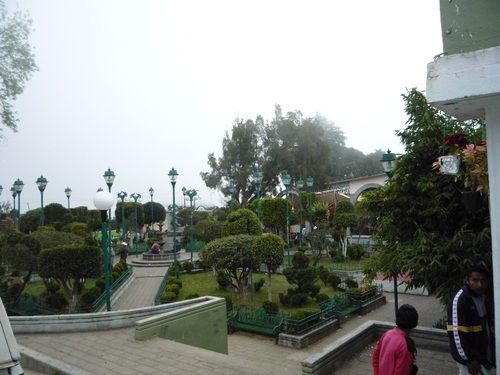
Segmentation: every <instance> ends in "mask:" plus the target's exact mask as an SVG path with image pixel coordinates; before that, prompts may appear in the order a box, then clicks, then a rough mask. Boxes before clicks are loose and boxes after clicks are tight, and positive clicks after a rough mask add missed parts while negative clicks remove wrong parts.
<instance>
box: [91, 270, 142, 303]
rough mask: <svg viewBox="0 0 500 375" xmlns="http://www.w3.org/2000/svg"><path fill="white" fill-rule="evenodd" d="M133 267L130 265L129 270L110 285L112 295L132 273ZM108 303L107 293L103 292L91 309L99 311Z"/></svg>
mask: <svg viewBox="0 0 500 375" xmlns="http://www.w3.org/2000/svg"><path fill="white" fill-rule="evenodd" d="M132 272H133V267H132V266H130V265H129V266H128V268H127V270H126V271H125V272H124V273H122V274H121V275H120V277H119V278H118V279H116V280H115V281H114V282H113V284H111V286H110V293H111V297H113V294H114V293H115V292H116V291H117V290H118V288H119V287H120V286H121V285H122V284H123V283H124V282H125V281H126V280H127V279H128V278H129V277H130V276H131V275H132ZM105 303H106V293H102V294H101V295H100V296H99V297H97V298H96V300H95V301H94V303H93V304H92V306H91V307H90V311H92V312H96V311H99V310H100V309H101V308H102V307H103V306H104V304H105Z"/></svg>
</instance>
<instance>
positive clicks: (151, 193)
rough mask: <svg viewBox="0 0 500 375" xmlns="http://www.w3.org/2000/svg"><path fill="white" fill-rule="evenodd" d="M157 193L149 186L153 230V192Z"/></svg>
mask: <svg viewBox="0 0 500 375" xmlns="http://www.w3.org/2000/svg"><path fill="white" fill-rule="evenodd" d="M154 193H155V190H154V189H153V188H152V187H150V188H149V195H151V230H153V194H154Z"/></svg>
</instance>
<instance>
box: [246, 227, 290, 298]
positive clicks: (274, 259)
mask: <svg viewBox="0 0 500 375" xmlns="http://www.w3.org/2000/svg"><path fill="white" fill-rule="evenodd" d="M253 247H254V250H255V254H256V256H257V257H258V258H259V259H260V262H261V263H263V264H265V265H266V267H267V276H268V278H269V285H268V287H267V299H268V301H269V302H272V300H273V299H272V297H273V296H272V287H271V275H272V273H274V272H276V270H277V269H278V267H279V266H280V265H281V264H282V263H283V258H284V251H285V241H283V238H281V237H280V236H277V235H275V234H271V233H265V234H263V235H261V236H258V237H257V238H256V239H255V241H254V243H253Z"/></svg>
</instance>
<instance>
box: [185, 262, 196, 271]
mask: <svg viewBox="0 0 500 375" xmlns="http://www.w3.org/2000/svg"><path fill="white" fill-rule="evenodd" d="M183 266H184V267H183V268H184V271H186V272H187V273H190V272H191V271H192V270H193V269H194V265H193V263H191V262H186V263H184V265H183Z"/></svg>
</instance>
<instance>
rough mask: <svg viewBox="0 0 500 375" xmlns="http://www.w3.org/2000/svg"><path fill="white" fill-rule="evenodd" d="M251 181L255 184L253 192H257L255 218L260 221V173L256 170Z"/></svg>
mask: <svg viewBox="0 0 500 375" xmlns="http://www.w3.org/2000/svg"><path fill="white" fill-rule="evenodd" d="M252 179H253V182H254V184H255V190H256V192H257V217H258V218H259V220H260V189H261V186H262V172H261V171H260V170H258V169H257V170H256V171H255V172H253V175H252Z"/></svg>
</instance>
